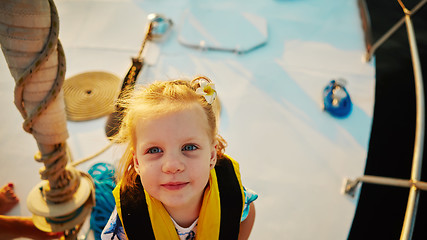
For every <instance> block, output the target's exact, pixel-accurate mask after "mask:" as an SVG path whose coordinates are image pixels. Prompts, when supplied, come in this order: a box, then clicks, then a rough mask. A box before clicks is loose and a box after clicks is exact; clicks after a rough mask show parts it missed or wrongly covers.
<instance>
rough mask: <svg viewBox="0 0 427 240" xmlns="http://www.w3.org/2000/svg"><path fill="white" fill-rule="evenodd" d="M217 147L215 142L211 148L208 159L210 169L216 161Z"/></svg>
mask: <svg viewBox="0 0 427 240" xmlns="http://www.w3.org/2000/svg"><path fill="white" fill-rule="evenodd" d="M217 147H218V144H216V145H215V146H214V147H213V148H212V152H211V159H210V167H211V169H213V168H214V167H215V164H216V161H217V155H216V148H217Z"/></svg>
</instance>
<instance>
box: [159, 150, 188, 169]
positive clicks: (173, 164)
mask: <svg viewBox="0 0 427 240" xmlns="http://www.w3.org/2000/svg"><path fill="white" fill-rule="evenodd" d="M162 171H163V172H165V173H178V172H182V171H184V163H183V161H182V160H181V159H180V156H179V155H178V154H172V153H169V154H166V155H165V156H164V157H163V164H162Z"/></svg>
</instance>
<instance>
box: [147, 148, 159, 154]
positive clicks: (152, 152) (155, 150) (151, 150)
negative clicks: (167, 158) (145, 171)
mask: <svg viewBox="0 0 427 240" xmlns="http://www.w3.org/2000/svg"><path fill="white" fill-rule="evenodd" d="M161 152H162V150H161V149H160V148H158V147H152V148H150V149H148V151H147V153H151V154H154V153H161Z"/></svg>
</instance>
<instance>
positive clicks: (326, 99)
mask: <svg viewBox="0 0 427 240" xmlns="http://www.w3.org/2000/svg"><path fill="white" fill-rule="evenodd" d="M352 105H353V104H352V102H351V99H350V95H349V94H348V92H347V89H346V88H345V83H344V81H343V80H338V81H335V80H332V81H330V82H329V84H328V85H327V86H326V87H325V89H324V90H323V106H324V110H325V111H327V112H329V113H330V114H331V115H332V116H335V117H346V116H348V115H349V114H350V112H351V109H352Z"/></svg>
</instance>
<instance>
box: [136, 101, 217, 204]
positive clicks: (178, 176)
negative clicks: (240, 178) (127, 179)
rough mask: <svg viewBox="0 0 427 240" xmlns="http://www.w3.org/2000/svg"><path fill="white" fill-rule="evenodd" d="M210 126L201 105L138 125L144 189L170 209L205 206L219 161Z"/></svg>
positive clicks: (138, 167)
mask: <svg viewBox="0 0 427 240" xmlns="http://www.w3.org/2000/svg"><path fill="white" fill-rule="evenodd" d="M207 130H208V122H207V117H206V115H205V113H204V112H203V109H202V107H201V106H199V105H194V106H192V107H190V108H188V109H185V110H180V111H177V112H172V113H167V114H164V115H160V116H159V117H155V118H152V119H146V120H142V121H140V122H138V123H137V125H136V153H135V158H134V163H135V170H136V172H137V173H138V174H139V176H140V177H141V182H142V185H143V186H144V189H145V190H146V191H147V192H148V193H149V194H150V195H151V196H152V197H154V198H156V199H157V200H159V201H161V202H162V203H163V205H164V206H165V208H166V209H167V210H168V211H170V210H172V209H176V208H179V209H188V208H190V209H194V207H199V206H201V201H202V196H203V192H204V189H205V187H206V184H207V182H208V180H209V172H210V170H211V169H212V168H213V167H214V166H215V163H216V149H215V145H214V143H213V141H212V138H210V136H209V135H208V131H207Z"/></svg>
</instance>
